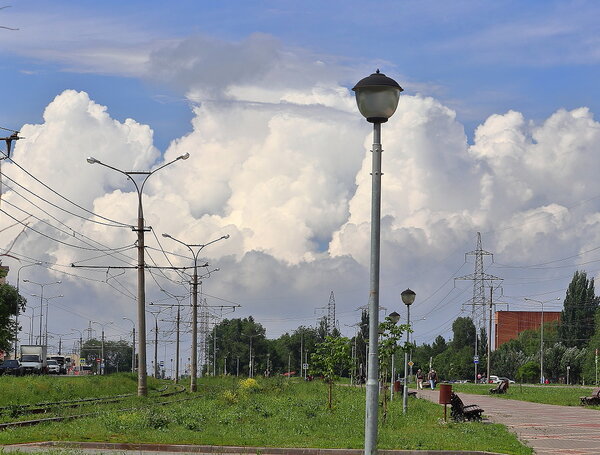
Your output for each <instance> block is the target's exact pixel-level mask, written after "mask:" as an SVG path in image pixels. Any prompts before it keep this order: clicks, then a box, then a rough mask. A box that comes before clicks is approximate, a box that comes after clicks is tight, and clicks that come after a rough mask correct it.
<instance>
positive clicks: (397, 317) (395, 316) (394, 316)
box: [388, 311, 400, 324]
mask: <svg viewBox="0 0 600 455" xmlns="http://www.w3.org/2000/svg"><path fill="white" fill-rule="evenodd" d="M388 317H389V318H390V321H392V322H393V323H394V324H398V321H399V320H400V315H399V314H398V313H396V312H395V311H394V312H393V313H390V315H389V316H388Z"/></svg>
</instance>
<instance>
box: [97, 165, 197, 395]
mask: <svg viewBox="0 0 600 455" xmlns="http://www.w3.org/2000/svg"><path fill="white" fill-rule="evenodd" d="M189 157H190V154H189V153H186V154H184V155H181V156H178V157H177V158H175V159H174V160H172V161H169V162H168V163H165V164H163V165H162V166H159V167H157V168H156V169H154V170H152V171H122V170H121V169H117V168H116V167H113V166H110V165H108V164H105V163H103V162H101V161H99V160H97V159H96V158H93V157H91V156H90V157H88V158H87V162H88V163H90V164H100V165H102V166H104V167H107V168H109V169H112V170H113V171H116V172H119V173H121V174H123V175H125V176H126V177H127V178H128V179H129V180H131V181H132V182H133V185H134V186H135V189H136V191H137V194H138V221H137V228H132V229H133V230H134V231H137V237H138V240H137V249H138V265H137V274H138V275H137V279H138V280H137V281H138V284H137V288H138V289H137V317H138V360H139V362H138V395H139V396H146V395H148V379H147V372H146V278H145V275H144V267H145V262H144V261H145V259H144V232H145V230H146V229H147V228H144V209H143V206H142V192H143V190H144V185H145V184H146V182H147V181H148V179H149V178H150V176H151V175H153V174H155V173H156V172H158V171H160V170H161V169H163V168H165V167H167V166H168V165H170V164H173V163H174V162H175V161H178V160H187V159H188V158H189ZM136 175H141V176H144V178H143V179H142V181H141V183H140V184H138V182H136V181H135V180H134V178H133V176H136Z"/></svg>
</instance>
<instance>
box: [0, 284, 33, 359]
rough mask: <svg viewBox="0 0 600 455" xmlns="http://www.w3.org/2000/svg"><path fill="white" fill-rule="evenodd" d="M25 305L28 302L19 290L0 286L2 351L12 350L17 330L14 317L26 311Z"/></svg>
mask: <svg viewBox="0 0 600 455" xmlns="http://www.w3.org/2000/svg"><path fill="white" fill-rule="evenodd" d="M25 303H27V300H25V299H24V298H23V297H21V296H20V295H19V293H18V292H17V288H15V287H14V286H11V285H10V284H2V285H0V349H1V350H3V351H10V350H11V343H12V342H13V341H14V339H15V332H16V329H17V324H16V322H15V320H14V316H15V315H16V314H17V312H19V313H20V312H21V311H23V310H24V309H25Z"/></svg>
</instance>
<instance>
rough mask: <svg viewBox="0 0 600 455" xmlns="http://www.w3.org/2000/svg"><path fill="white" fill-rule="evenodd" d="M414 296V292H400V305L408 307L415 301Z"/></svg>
mask: <svg viewBox="0 0 600 455" xmlns="http://www.w3.org/2000/svg"><path fill="white" fill-rule="evenodd" d="M416 295H417V294H415V291H412V290H410V289H407V290H406V291H402V293H401V294H400V297H402V303H404V305H406V306H410V305H412V304H413V302H414V301H415V297H416Z"/></svg>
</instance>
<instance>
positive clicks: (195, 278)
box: [162, 234, 229, 392]
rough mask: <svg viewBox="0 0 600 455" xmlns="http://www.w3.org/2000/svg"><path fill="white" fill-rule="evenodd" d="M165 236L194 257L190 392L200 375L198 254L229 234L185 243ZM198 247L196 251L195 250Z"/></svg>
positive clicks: (192, 390)
mask: <svg viewBox="0 0 600 455" xmlns="http://www.w3.org/2000/svg"><path fill="white" fill-rule="evenodd" d="M162 236H163V237H166V238H168V239H171V240H174V241H175V242H177V243H180V244H181V245H183V246H185V247H186V248H187V249H188V250H190V253H192V258H193V259H194V275H193V276H192V283H191V284H192V355H191V358H192V371H191V374H190V392H195V391H196V389H197V385H196V378H197V376H198V256H199V255H200V251H202V250H203V249H204V247H206V246H208V245H211V244H213V243H215V242H218V241H219V240H224V239H228V238H229V235H224V236H222V237H219V238H218V239H215V240H211V241H210V242H208V243H196V244H194V243H185V242H182V241H181V240H178V239H176V238H175V237H173V236H171V235H169V234H163V235H162ZM194 248H196V251H194Z"/></svg>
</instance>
